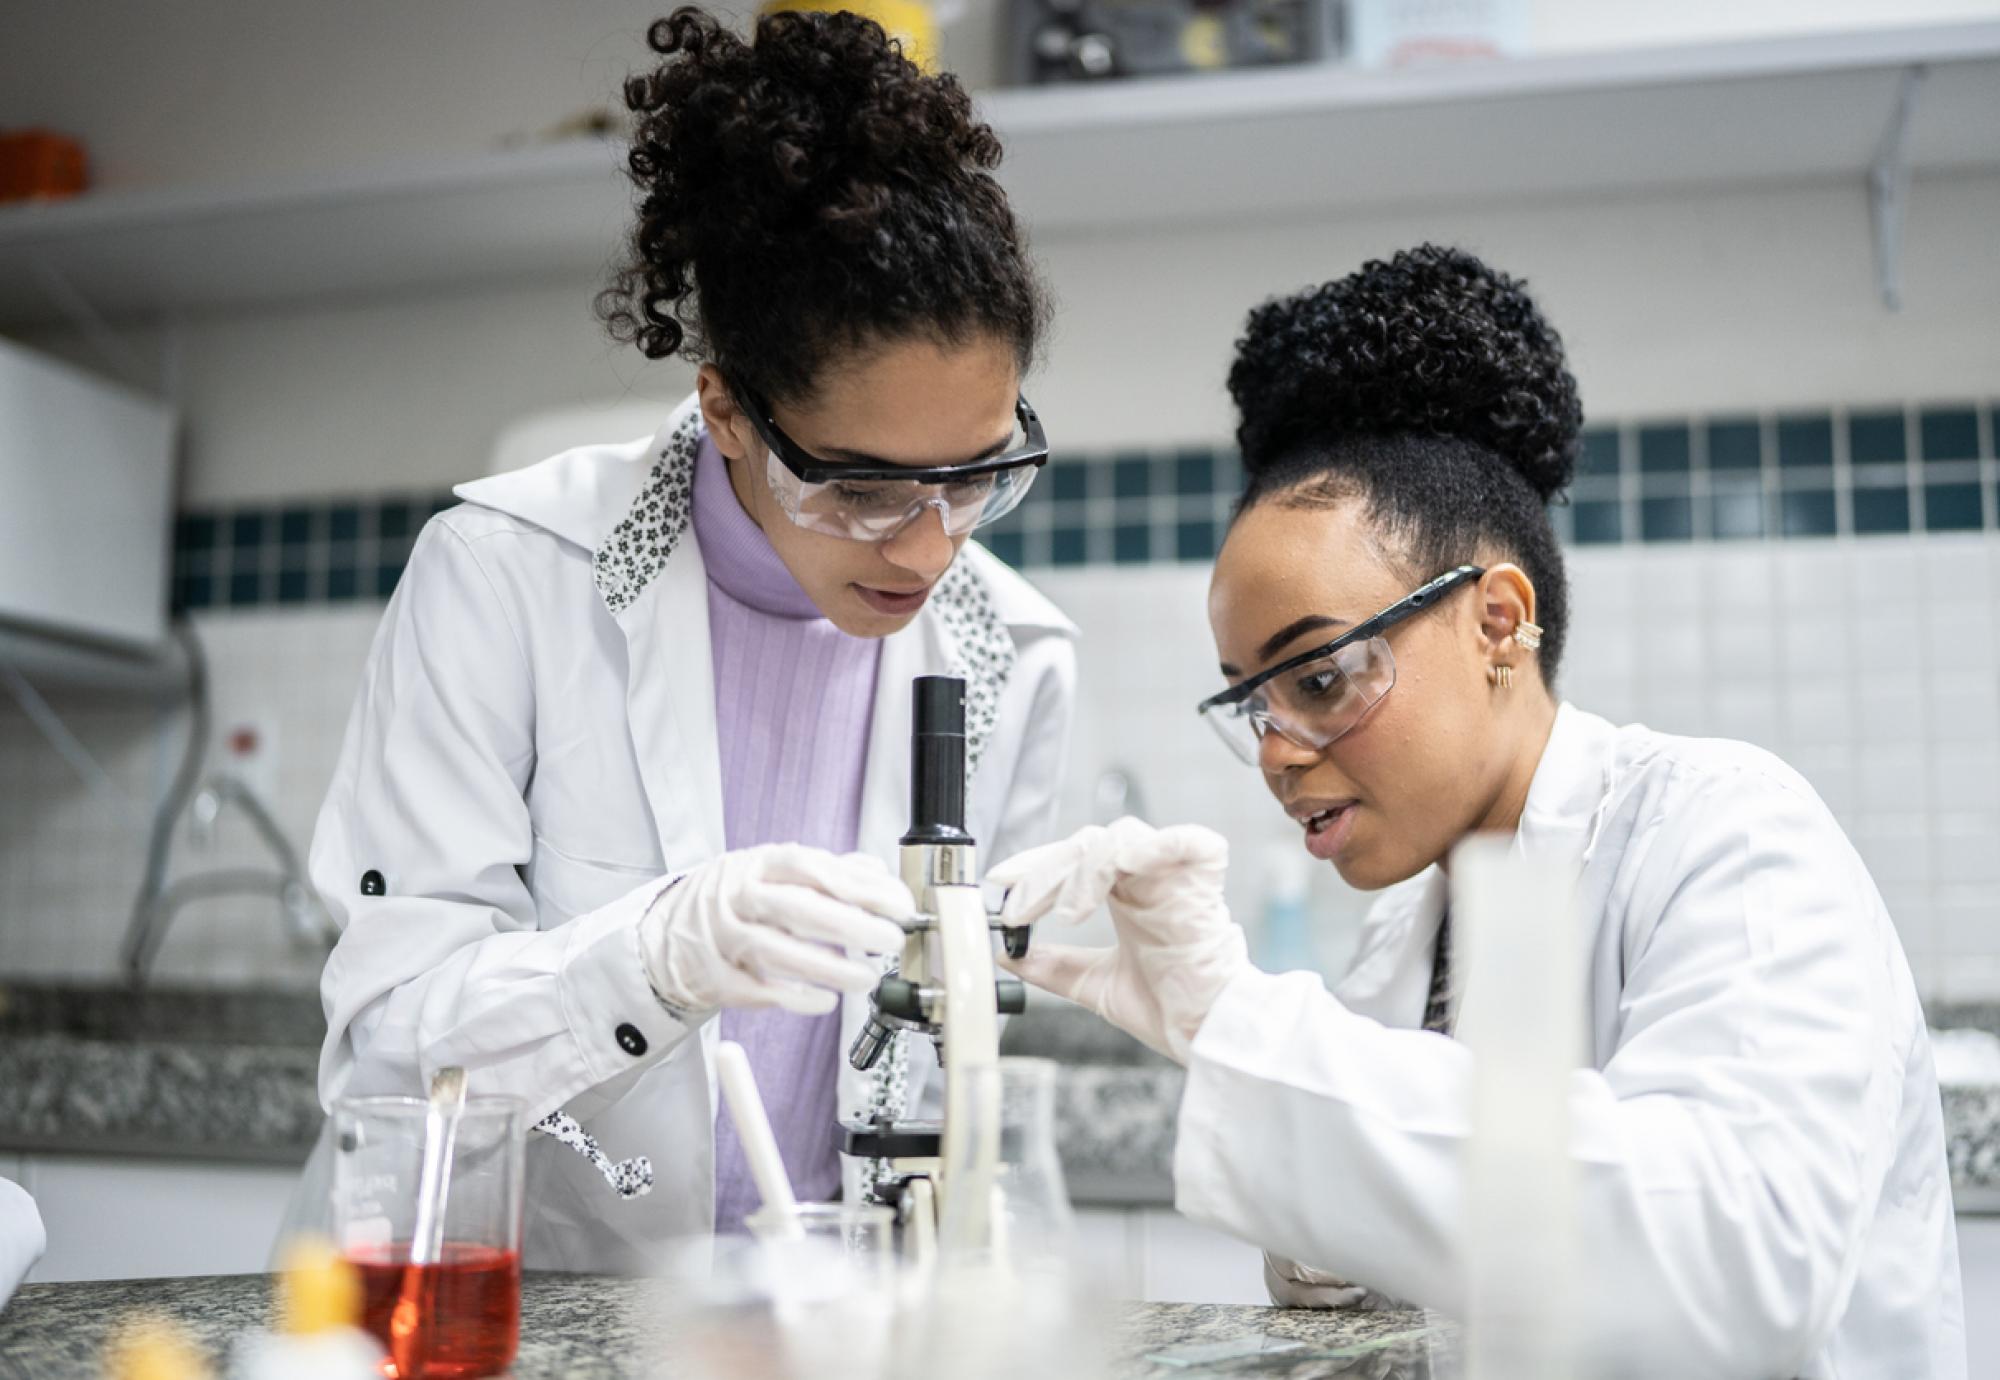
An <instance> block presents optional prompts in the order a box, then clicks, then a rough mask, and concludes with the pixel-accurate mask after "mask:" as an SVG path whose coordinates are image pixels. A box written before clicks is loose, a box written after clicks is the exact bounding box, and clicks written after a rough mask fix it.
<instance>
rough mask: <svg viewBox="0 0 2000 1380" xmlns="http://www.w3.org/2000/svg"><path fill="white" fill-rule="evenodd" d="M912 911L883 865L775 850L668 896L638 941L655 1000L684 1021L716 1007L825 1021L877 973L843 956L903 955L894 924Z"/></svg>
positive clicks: (706, 872) (730, 860)
mask: <svg viewBox="0 0 2000 1380" xmlns="http://www.w3.org/2000/svg"><path fill="white" fill-rule="evenodd" d="M916 913H917V903H916V901H915V899H914V898H912V897H911V895H910V891H909V888H908V887H906V886H904V885H903V883H902V882H901V881H899V880H898V879H897V878H896V877H895V876H893V875H892V874H891V873H890V871H889V869H888V868H887V867H886V866H884V865H883V863H882V862H881V860H880V859H877V858H871V857H866V856H864V855H862V854H859V853H853V854H849V855H847V856H845V857H842V856H840V855H837V854H834V853H828V852H824V851H822V850H820V849H817V848H807V847H804V846H803V845H800V844H768V845H765V846H763V847H760V848H745V849H741V850H739V851H737V852H734V853H725V854H723V855H722V856H721V857H719V858H716V859H715V860H714V861H712V862H707V863H704V864H702V865H701V866H700V867H697V868H695V869H694V870H693V871H692V872H690V873H688V874H687V875H686V876H684V877H682V878H680V879H679V880H678V881H676V882H675V883H673V884H672V885H671V886H669V887H668V888H667V889H666V890H665V891H663V892H661V893H660V895H659V897H658V898H657V899H656V900H655V901H654V902H653V904H652V907H651V909H649V910H648V911H647V912H646V916H645V918H644V919H643V920H641V921H640V922H639V943H640V950H641V952H642V953H643V954H644V956H645V961H646V976H647V978H648V979H650V980H651V982H652V984H653V991H654V993H655V994H656V995H658V997H659V998H660V1000H661V1001H662V1002H664V1003H665V1004H666V1005H667V1007H668V1008H669V1009H671V1010H673V1012H674V1014H675V1015H677V1016H682V1017H683V1018H687V1017H692V1016H695V1015H698V1014H699V1013H702V1012H707V1011H712V1010H714V1009H715V1008H717V1007H720V1006H782V1007H784V1008H785V1009H786V1010H787V1011H796V1012H799V1013H800V1014H802V1015H807V1016H818V1015H824V1014H825V1013H826V1012H828V1011H831V1010H833V1008H834V1007H835V1006H837V1005H838V1004H839V1001H840V998H839V995H838V994H839V993H841V992H865V991H867V990H868V989H870V988H871V987H873V986H874V985H875V980H876V978H878V977H879V976H880V972H879V971H878V969H877V968H876V967H875V966H874V965H873V964H871V963H867V962H863V961H862V960H860V959H856V958H851V957H849V956H848V954H847V953H846V952H845V951H847V950H859V951H860V952H862V953H869V954H885V953H894V952H897V951H899V950H900V949H901V948H902V947H903V930H902V927H901V926H900V925H898V924H897V923H896V921H898V920H902V919H907V918H909V917H910V916H913V915H915V914H916ZM828 945H832V946H834V947H833V948H828V947H827V946H828Z"/></svg>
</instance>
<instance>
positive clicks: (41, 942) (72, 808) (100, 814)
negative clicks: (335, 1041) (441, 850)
mask: <svg viewBox="0 0 2000 1380" xmlns="http://www.w3.org/2000/svg"><path fill="white" fill-rule="evenodd" d="M380 617H381V610H380V607H379V606H375V605H366V606H351V605H342V606H326V607H315V608H309V609H301V610H287V611H283V612H279V611H269V612H266V611H262V610H258V611H254V612H247V613H234V614H230V613H223V614H217V615H213V616H207V617H202V618H199V619H198V620H197V623H196V627H197V629H198V631H199V633H200V636H201V640H202V645H203V647H204V649H205V652H206V654H207V657H208V662H209V674H210V680H211V684H212V685H213V687H214V689H213V696H212V699H213V704H214V714H215V725H216V738H217V739H218V740H219V739H220V738H222V737H223V736H224V735H225V734H226V732H227V730H228V728H229V727H230V726H231V725H233V724H237V723H243V722H253V721H254V722H256V723H257V724H259V725H260V726H262V727H263V728H264V729H265V730H266V731H267V732H268V733H269V734H270V736H271V737H272V739H273V740H274V741H275V744H276V749H275V765H276V772H275V774H274V777H273V782H272V786H273V788H272V790H271V791H270V804H271V807H272V809H273V810H274V811H275V812H276V814H277V816H278V819H279V821H280V823H281V824H282V825H283V826H284V828H285V831H286V833H287V834H288V835H289V836H290V837H291V839H292V840H293V842H294V843H295V845H296V846H297V847H298V848H299V849H300V851H301V853H302V854H303V851H304V849H305V846H306V841H307V840H308V839H309V838H310V835H311V829H312V822H313V817H314V815H315V813H316V812H317V810H318V807H319V801H320V798H321V797H322V796H323V795H324V794H325V791H326V783H327V780H328V778H329V777H330V776H331V774H332V769H333V762H334V758H335V756H336V754H337V753H338V751H339V746H340V735H341V732H342V730H343V729H344V727H345V724H346V718H347V710H348V706H349V703H350V702H351V701H352V699H353V695H354V686H355V683H356V680H357V678H358V676H359V674H360V670H361V662H362V659H363V657H364V656H365V654H366V652H367V648H368V643H369V639H370V638H371V637H372V636H373V633H374V628H375V624H376V622H377V621H378V620H379V618H380ZM53 704H54V707H55V709H56V710H57V712H58V713H59V714H60V716H61V717H62V719H63V722H64V724H65V725H66V726H67V727H68V728H69V729H70V731H71V732H73V733H74V734H75V735H76V737H77V738H78V739H79V740H81V741H82V743H83V744H84V746H85V748H86V749H87V750H88V751H89V752H90V754H91V756H92V757H93V758H94V759H95V760H96V761H97V763H98V764H99V765H100V766H101V767H102V768H103V769H104V770H105V772H106V773H107V774H108V775H109V776H110V778H111V779H112V781H113V782H114V783H115V794H108V793H107V792H106V791H104V790H97V789H93V788H91V787H90V786H89V785H87V784H86V783H85V782H84V780H83V779H82V777H81V776H79V774H78V773H77V772H76V771H75V770H73V769H72V768H71V767H70V765H69V764H68V763H67V762H66V761H65V760H64V759H63V758H62V756H60V755H59V754H58V753H57V752H56V751H55V749H54V748H53V747H51V746H50V744H49V743H48V742H47V741H46V740H45V739H44V738H43V737H42V735H41V734H40V732H39V731H37V729H36V728H35V727H34V725H33V724H32V723H31V722H30V721H29V720H28V719H27V717H26V716H25V715H23V714H22V713H21V712H20V711H19V709H18V708H17V707H16V706H15V705H14V704H13V702H12V700H11V699H10V698H8V697H5V696H3V695H0V782H5V783H7V785H6V788H5V789H0V973H4V974H7V975H13V976H32V977H39V978H55V979H95V978H106V977H110V976H112V975H113V974H114V973H115V972H116V971H117V955H118V946H119V942H120V940H121V939H122V938H123V935H124V932H125V928H126V924H127V921H128V918H129V916H130V914H131V910H132V904H133V900H134V897H135V895H136V894H137V891H138V887H139V883H140V879H141V873H142V870H143V864H144V855H145V847H146V838H147V831H148V828H149V825H150V811H151V809H152V805H153V802H154V801H156V800H158V799H159V798H160V797H161V795H162V794H163V793H164V792H165V790H166V787H167V784H168V782H169V781H170V780H171V778H172V775H173V772H174V770H175V768H176V767H177V766H178V764H179V760H180V754H181V752H182V749H183V744H184V742H185V738H184V735H185V733H186V721H185V716H184V715H182V714H180V713H178V712H162V711H157V710H154V709H152V708H149V707H134V706H132V705H129V704H119V703H116V702H106V701H104V700H102V699H99V698H96V697H56V698H54V699H53ZM221 760H222V757H221V750H220V747H219V746H215V747H212V748H211V752H210V764H211V767H214V766H219V765H220V763H221ZM269 862H270V860H269V858H268V856H267V855H266V854H265V853H264V852H263V851H262V850H261V848H260V847H259V846H258V844H257V841H256V839H255V837H254V835H253V834H252V832H251V830H250V828H249V825H248V821H247V820H245V819H244V818H242V817H241V816H240V815H236V814H231V813H225V814H224V815H223V817H222V818H221V820H220V821H218V827H217V830H216V833H215V836H214V839H213V841H212V844H211V846H210V847H209V849H208V850H207V851H205V852H204V851H202V850H200V849H198V848H197V847H196V846H195V845H194V843H193V841H192V840H191V838H190V836H189V833H188V831H187V830H186V829H185V828H183V829H182V830H181V832H180V834H179V835H178V837H177V838H176V842H175V848H174V853H173V865H172V869H171V871H170V873H169V877H170V878H171V877H178V876H183V875H186V874H188V873H191V872H195V871H200V870H205V869H207V868H210V867H259V868H261V867H265V866H267V865H269ZM318 963H319V956H318V955H317V954H316V953H315V952H312V951H309V950H308V951H300V950H298V949H295V948H294V947H293V946H292V945H291V944H290V943H289V942H288V940H287V938H286V935H285V932H284V930H283V929H282V927H281V925H280V923H279V915H278V909H277V905H276V902H275V901H272V900H268V899H263V898H256V897H244V898H225V899H218V900H215V901H208V902H199V903H194V904H190V905H189V906H188V907H187V908H186V909H185V910H184V911H182V912H181V913H180V915H179V916H178V918H177V919H176V920H175V921H174V923H173V925H172V928H171V929H170V930H169V932H168V938H167V941H166V944H165V946H164V947H163V948H162V949H161V951H160V957H159V962H158V964H157V966H156V968H155V972H156V974H157V975H158V976H159V977H160V978H161V979H162V980H164V981H191V982H212V983H221V984H248V983H269V982H277V983H284V984H294V985H305V986H310V985H311V984H313V983H314V982H316V981H317V977H318Z"/></svg>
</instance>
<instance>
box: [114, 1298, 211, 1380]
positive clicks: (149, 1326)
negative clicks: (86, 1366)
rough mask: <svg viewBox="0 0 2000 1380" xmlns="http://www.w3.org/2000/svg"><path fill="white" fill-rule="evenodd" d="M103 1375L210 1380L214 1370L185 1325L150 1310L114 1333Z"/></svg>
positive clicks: (127, 1378) (141, 1379)
mask: <svg viewBox="0 0 2000 1380" xmlns="http://www.w3.org/2000/svg"><path fill="white" fill-rule="evenodd" d="M104 1374H105V1376H106V1380H209V1378H210V1376H211V1375H212V1374H213V1372H211V1371H210V1370H209V1368H208V1359H207V1358H206V1357H205V1356H203V1355H202V1353H201V1349H200V1348H199V1347H197V1346H196V1345H195V1344H194V1339H193V1338H191V1337H189V1336H188V1334H187V1331H186V1329H185V1328H183V1327H181V1325H180V1324H179V1323H176V1322H174V1321H173V1320H172V1319H171V1318H163V1317H159V1316H157V1315H154V1314H150V1313H148V1314H141V1315H140V1316H138V1317H135V1318H133V1319H132V1320H131V1321H129V1322H127V1323H126V1324H125V1325H124V1326H122V1327H120V1328H119V1329H118V1330H117V1331H116V1332H114V1333H113V1334H112V1336H111V1342H110V1345H109V1346H108V1347H107V1348H106V1349H105V1354H104Z"/></svg>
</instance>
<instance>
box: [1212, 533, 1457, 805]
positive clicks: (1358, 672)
mask: <svg viewBox="0 0 2000 1380" xmlns="http://www.w3.org/2000/svg"><path fill="white" fill-rule="evenodd" d="M1485 573H1486V572H1485V570H1484V569H1482V568H1481V567H1479V566H1476V565H1462V566H1459V567H1458V568H1457V569H1456V570H1450V571H1446V572H1445V573H1444V574H1442V575H1440V576H1438V577H1437V578H1436V579H1435V580H1432V581H1431V582H1430V583H1429V584H1427V585H1425V586H1424V587H1423V588H1422V589H1419V590H1417V591H1416V592H1415V593H1413V594H1409V595H1406V596H1404V597H1403V598H1401V599H1399V600H1397V601H1396V602H1395V603H1393V604H1391V605H1390V606H1389V607H1388V608H1386V609H1383V610H1382V611H1381V612H1380V613H1378V614H1376V615H1375V616H1374V617H1373V618H1370V619H1368V620H1367V621H1365V622H1363V623H1360V624H1358V625H1357V626H1355V627H1353V628H1350V629H1348V630H1347V631H1346V632H1344V633H1342V634H1341V635H1340V636H1339V637H1336V638H1335V639H1334V640H1333V641H1331V642H1329V643H1327V644H1325V645H1324V646H1320V647H1314V648H1313V649H1312V650H1311V651H1306V652H1301V653H1299V654H1298V655H1297V656H1294V657H1287V658H1286V659H1285V660H1283V661H1281V662H1279V663H1278V664H1277V665H1276V666H1272V667H1269V668H1268V669H1266V670H1262V671H1259V672H1258V673H1257V674H1256V675H1254V676H1251V677H1249V678H1248V679H1246V680H1242V681H1239V682H1237V683H1236V684H1235V685H1232V686H1230V687H1229V688H1228V689H1227V690H1224V691H1223V692H1222V693H1221V694H1219V695H1211V696H1209V697H1208V698H1207V699H1205V700H1203V701H1202V702H1201V703H1200V704H1199V705H1197V706H1196V709H1197V711H1198V712H1199V713H1200V714H1201V716H1202V718H1204V719H1206V720H1207V721H1208V722H1209V725H1210V726H1211V727H1213V728H1214V729H1215V731H1216V733H1217V734H1218V735H1220V737H1221V738H1222V741H1223V742H1225V743H1227V744H1228V745H1229V749H1230V751H1232V752H1234V753H1235V754H1236V755H1237V756H1238V757H1240V758H1242V759H1243V760H1244V761H1245V762H1247V763H1249V764H1250V765H1251V766H1253V767H1254V766H1256V765H1257V761H1258V745H1259V744H1260V743H1261V742H1262V741H1263V738H1264V735H1265V734H1266V733H1270V732H1276V733H1279V734H1281V735H1282V736H1283V737H1285V738H1286V739H1288V740H1289V741H1291V742H1294V743H1297V744H1298V745H1299V746H1300V747H1302V748H1305V749H1307V750H1308V751H1311V752H1319V751H1321V750H1322V749H1324V748H1325V747H1326V746H1327V744H1329V743H1331V742H1333V741H1334V740H1335V739H1336V738H1338V737H1340V735H1341V734H1343V733H1346V732H1347V731H1348V730H1349V729H1351V728H1353V727H1354V726H1355V725H1356V724H1358V723H1360V722H1361V721H1362V720H1363V719H1365V718H1367V717H1368V712H1369V711H1370V710H1371V709H1373V708H1374V707H1375V706H1376V705H1377V704H1380V703H1381V702H1382V697H1383V696H1384V695H1386V694H1388V693H1389V691H1390V688H1391V687H1393V686H1394V685H1395V683H1396V658H1395V655H1394V653H1392V652H1391V651H1390V650H1389V640H1388V638H1387V637H1386V636H1385V634H1386V633H1387V632H1388V631H1389V629H1391V628H1393V627H1395V626H1396V624H1398V623H1400V622H1402V621H1403V620H1404V619H1405V618H1408V617H1410V616H1411V615H1412V614H1417V613H1422V612H1423V611H1424V610H1425V609H1428V608H1430V607H1432V606H1433V605H1434V604H1436V603H1437V602H1438V601H1439V600H1441V599H1443V598H1444V596H1445V595H1447V594H1449V593H1450V592H1451V591H1452V590H1454V589H1457V588H1458V587H1459V586H1460V585H1462V584H1465V583H1467V582H1468V581H1471V580H1476V579H1478V578H1479V577H1480V576H1482V575H1484V574H1485Z"/></svg>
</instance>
